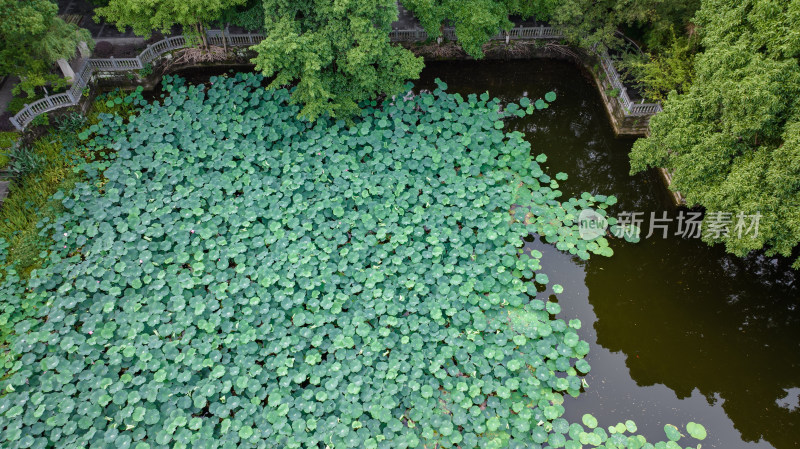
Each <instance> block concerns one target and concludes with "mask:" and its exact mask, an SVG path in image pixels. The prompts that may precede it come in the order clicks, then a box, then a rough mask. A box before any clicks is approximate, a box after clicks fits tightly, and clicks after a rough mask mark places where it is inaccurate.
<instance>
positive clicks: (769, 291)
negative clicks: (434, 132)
mask: <svg viewBox="0 0 800 449" xmlns="http://www.w3.org/2000/svg"><path fill="white" fill-rule="evenodd" d="M437 77H438V78H441V79H442V80H443V81H445V82H446V83H447V84H448V86H449V88H448V90H449V91H451V92H459V93H461V94H462V95H465V94H468V93H478V94H480V93H482V92H484V91H487V90H488V91H489V93H490V94H491V95H492V96H496V97H499V98H501V99H503V100H516V101H518V99H519V98H520V97H521V96H522V95H524V94H525V92H527V94H528V95H529V96H530V97H532V98H540V97H542V96H544V94H545V93H546V92H547V91H549V90H553V91H555V92H556V93H557V94H558V99H557V100H556V102H555V103H554V104H553V105H552V107H551V108H550V109H547V110H545V111H541V112H539V113H537V114H534V115H533V116H530V117H526V118H524V119H520V120H518V121H517V122H516V123H515V124H514V128H515V129H518V130H520V131H523V132H525V133H526V135H527V137H528V139H529V141H530V142H531V145H532V147H533V151H534V153H539V152H543V153H545V154H547V155H548V157H549V159H548V162H547V164H545V165H547V166H549V171H548V172H549V173H550V174H551V176H552V175H554V174H555V173H556V172H559V171H563V172H566V173H568V174H569V179H568V180H567V181H566V182H563V183H561V184H562V190H564V193H565V195H579V194H580V193H581V192H583V191H588V192H592V193H603V194H613V195H616V196H617V197H618V198H619V203H618V204H617V205H615V206H614V207H613V208H612V209H611V211H612V215H616V214H618V213H619V212H622V211H637V212H638V211H641V212H644V213H645V217H646V220H645V230H646V229H647V228H646V226H647V223H649V216H650V212H651V211H658V213H659V216H660V214H661V211H668V214H669V215H668V216H669V217H674V216H675V215H676V213H677V212H676V210H675V207H674V206H672V205H671V203H670V201H669V197H668V195H667V191H666V188H665V187H664V186H663V184H662V182H661V180H660V179H659V177H658V176H657V174H656V173H655V172H652V173H646V174H640V175H636V176H630V175H629V174H628V172H629V163H628V152H629V151H630V148H631V145H632V143H633V140H631V139H616V138H615V137H614V133H613V130H612V128H611V125H610V123H609V121H608V118H607V117H606V113H605V109H604V107H603V104H602V103H601V99H600V95H599V93H598V92H597V90H596V87H595V86H594V84H593V83H592V81H591V80H589V79H587V78H585V77H584V76H582V75H581V72H580V70H579V69H577V68H576V67H575V66H574V65H572V64H569V63H565V62H559V61H553V60H532V61H513V62H439V63H428V64H427V67H426V69H425V70H424V72H423V74H422V79H421V80H420V82H418V83H417V85H418V86H420V87H429V88H432V87H433V80H434V79H435V78H437ZM732 212H735V211H732ZM676 230H677V223H673V224H672V227H671V228H670V234H674V232H675V231H676ZM528 246H529V247H532V248H536V249H538V250H540V251H542V252H543V253H544V259H543V262H542V264H543V265H544V268H545V271H546V272H547V273H548V275H549V277H550V281H551V283H558V284H561V285H563V286H564V293H563V294H561V295H559V296H560V302H561V305H562V310H563V312H562V315H563V317H565V318H574V317H577V318H580V319H581V321H582V322H583V328H582V329H581V330H580V331H579V333H580V335H581V337H582V338H583V339H585V340H587V341H588V342H589V343H590V344H591V345H592V350H591V353H590V354H589V362H590V363H591V365H592V371H591V372H590V373H589V375H588V376H587V382H588V383H589V386H590V388H589V389H588V390H587V392H586V393H585V394H583V395H581V396H580V397H579V398H578V399H571V398H570V399H568V400H567V403H565V404H564V406H565V408H566V410H567V415H568V416H567V418H568V419H569V420H570V421H580V417H581V416H582V415H583V413H587V412H588V413H592V414H594V415H595V416H597V417H598V419H599V421H600V423H601V425H603V426H608V425H613V424H616V423H617V422H618V421H624V420H625V419H628V418H630V419H633V420H634V421H636V423H637V424H638V425H639V429H640V432H642V433H643V434H644V435H645V436H646V437H647V438H648V440H650V441H655V440H657V439H665V436H664V432H663V426H664V424H666V423H672V424H675V425H678V426H679V427H680V428H681V429H683V425H684V424H685V423H686V422H688V421H696V422H699V423H702V424H704V425H705V426H706V428H707V430H708V433H709V438H707V439H706V440H705V441H704V442H703V447H704V448H708V447H714V448H723V449H736V448H770V447H775V448H779V449H784V448H794V447H800V408H798V398H797V397H798V394H800V371H798V368H800V307H798V305H800V285H798V280H800V279H798V274H797V273H795V272H793V271H792V270H791V268H790V266H789V265H790V264H789V263H788V262H787V261H786V260H780V259H770V258H765V257H757V256H753V257H750V258H747V259H745V260H742V259H738V258H736V257H733V256H729V255H727V254H725V252H724V251H723V249H722V248H721V247H714V248H711V247H708V246H707V245H706V244H704V243H702V242H700V241H699V240H694V239H682V238H680V237H675V236H672V235H670V236H669V237H668V238H667V239H663V238H661V235H660V234H658V238H655V237H651V238H650V239H642V241H641V242H639V243H637V244H629V243H625V242H623V241H615V242H612V244H611V246H612V248H613V249H614V251H615V254H614V256H613V257H611V258H605V257H600V256H593V257H592V259H591V260H589V261H588V262H583V261H580V260H579V259H577V258H574V257H572V256H570V255H568V254H564V253H561V252H559V251H557V250H556V249H555V248H554V247H552V246H550V245H547V244H543V243H540V242H538V241H537V242H531V243H530V244H529V245H528ZM684 433H685V432H684Z"/></svg>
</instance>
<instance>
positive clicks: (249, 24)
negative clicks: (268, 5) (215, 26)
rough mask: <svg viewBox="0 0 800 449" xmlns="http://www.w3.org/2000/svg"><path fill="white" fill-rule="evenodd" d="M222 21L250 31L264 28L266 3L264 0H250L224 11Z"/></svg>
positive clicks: (259, 30) (258, 30)
mask: <svg viewBox="0 0 800 449" xmlns="http://www.w3.org/2000/svg"><path fill="white" fill-rule="evenodd" d="M220 22H222V23H223V26H224V24H231V25H235V26H239V27H242V28H244V29H245V30H248V31H257V32H261V31H263V30H264V5H263V2H262V0H248V2H247V3H245V4H244V5H239V6H235V7H230V8H228V9H226V10H224V11H222V13H221V16H220Z"/></svg>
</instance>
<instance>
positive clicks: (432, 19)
mask: <svg viewBox="0 0 800 449" xmlns="http://www.w3.org/2000/svg"><path fill="white" fill-rule="evenodd" d="M556 5H557V2H555V1H554V0H537V1H531V2H525V1H519V0H500V1H498V0H467V1H459V0H443V1H432V0H406V1H404V2H403V6H405V7H406V8H408V9H409V10H410V11H412V12H413V13H414V15H415V16H416V17H417V19H419V21H420V23H421V24H422V26H423V27H424V28H425V31H426V32H427V33H428V35H429V36H431V37H433V38H437V37H439V36H441V35H442V32H441V29H442V27H443V26H444V25H445V23H449V24H452V25H453V26H454V27H455V32H456V36H457V37H458V42H459V44H461V47H462V48H463V49H464V51H466V52H467V53H468V54H469V55H470V56H472V57H474V58H481V57H483V51H482V50H481V47H482V46H483V44H485V43H486V42H488V41H489V39H491V38H492V36H494V35H496V34H497V33H498V32H499V31H500V30H509V29H511V28H512V27H513V26H514V24H513V23H512V22H511V20H509V16H510V15H518V16H522V17H524V18H528V17H534V18H536V19H548V18H549V17H550V15H551V14H552V13H553V10H554V9H555V8H556Z"/></svg>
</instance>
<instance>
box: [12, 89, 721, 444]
mask: <svg viewBox="0 0 800 449" xmlns="http://www.w3.org/2000/svg"><path fill="white" fill-rule="evenodd" d="M262 82H263V78H262V77H261V76H255V75H252V74H238V75H236V76H235V77H230V78H228V77H216V78H212V79H211V81H210V83H209V85H199V86H187V85H185V84H184V82H183V80H181V79H179V78H167V79H166V85H165V90H166V92H167V95H166V96H165V97H164V98H163V99H161V100H159V101H155V102H153V103H151V104H149V105H143V108H142V110H141V112H140V113H139V114H138V115H137V116H135V117H130V119H129V120H128V119H125V118H123V117H120V116H116V115H112V114H104V115H101V116H100V117H99V118H100V122H99V123H97V124H95V125H92V126H91V127H89V128H88V129H86V130H85V131H83V132H82V133H80V137H81V139H84V140H86V142H87V143H86V147H87V151H93V152H98V151H101V150H104V149H111V150H113V151H112V152H110V153H109V156H108V158H103V159H99V160H96V161H93V162H90V163H87V164H86V165H85V166H84V167H83V169H84V171H85V173H86V176H87V178H88V181H87V182H82V183H78V184H77V185H76V186H75V188H74V189H72V190H71V191H70V192H63V191H62V192H60V193H58V194H56V196H55V197H54V198H55V199H57V200H59V201H61V202H62V204H63V207H64V208H65V209H66V211H65V212H64V213H63V214H62V215H60V216H59V217H58V218H57V219H54V220H47V221H46V222H45V223H44V228H43V230H42V232H44V233H47V234H48V235H52V239H53V243H52V245H51V248H50V252H49V253H48V256H47V259H46V261H45V263H44V264H43V266H42V268H41V269H37V270H35V271H34V272H33V273H32V274H31V276H30V280H28V281H27V283H23V282H22V281H20V280H19V279H16V275H15V272H14V270H13V267H12V268H10V269H9V270H8V272H7V275H6V278H5V282H4V283H3V284H2V287H0V288H2V292H0V293H2V294H3V296H4V297H5V298H9V299H8V302H9V304H10V305H11V306H14V305H15V304H20V303H22V302H23V301H31V300H33V301H35V302H36V303H38V304H43V306H42V307H40V308H38V309H37V310H36V313H35V316H34V317H29V318H28V317H23V318H12V319H13V323H12V324H13V326H14V329H15V332H16V338H15V340H14V343H13V345H12V349H13V351H14V353H15V354H16V355H17V359H16V361H15V363H14V364H13V367H12V368H11V371H10V373H9V375H8V376H7V378H6V380H4V381H3V382H2V383H0V387H2V388H3V389H4V391H5V392H6V394H5V396H3V397H2V398H0V441H1V442H2V444H3V446H4V447H9V448H16V447H50V446H58V447H104V446H105V447H120V448H123V449H124V448H128V447H134V448H137V449H146V448H155V447H275V448H301V447H302V448H310V447H313V448H317V447H334V448H346V447H363V448H404V447H412V448H418V447H420V448H421V447H425V448H434V447H458V448H478V447H480V448H500V447H520V448H521V447H534V448H536V447H539V448H541V447H553V448H559V447H567V448H570V449H575V448H578V447H581V445H588V446H600V445H604V446H605V447H609V448H612V447H627V448H632V449H636V448H641V447H647V448H652V447H656V448H659V449H663V448H667V449H674V448H676V447H678V448H679V447H680V446H678V445H677V443H676V442H675V441H677V440H679V439H680V438H681V437H682V435H681V432H680V431H679V430H678V428H677V427H674V426H668V427H665V432H666V435H667V438H668V439H669V441H667V442H660V443H657V444H656V445H655V446H653V445H651V444H649V443H646V441H645V439H644V438H643V437H642V436H640V435H633V434H632V433H633V432H636V431H637V429H636V426H635V424H634V423H633V422H627V423H620V424H617V425H616V426H611V427H608V428H607V430H606V429H605V428H602V427H599V426H598V422H597V419H595V418H594V417H593V416H591V415H588V414H587V415H585V416H584V418H583V423H569V422H568V421H567V420H565V419H564V418H563V417H562V415H563V413H564V407H563V402H564V396H565V395H567V394H569V395H573V396H574V395H578V394H580V391H581V389H582V388H583V384H582V380H581V377H580V376H581V373H586V372H588V371H589V370H590V366H589V364H588V363H587V362H586V360H585V356H586V354H587V353H588V351H589V346H588V344H587V343H586V342H585V341H581V340H580V338H579V336H578V333H577V329H579V328H580V322H579V321H577V320H570V321H565V320H564V319H562V318H559V317H558V315H559V313H560V306H559V304H558V303H557V302H555V301H552V300H550V299H554V298H555V297H554V296H549V297H545V296H544V294H543V293H542V291H543V290H544V289H543V288H542V287H543V286H545V285H546V284H548V282H549V280H548V277H547V274H546V273H545V272H544V271H543V270H542V267H541V264H540V258H541V254H539V253H538V252H533V253H524V252H523V251H522V250H521V247H522V238H523V237H525V236H527V235H529V234H530V233H532V232H535V233H538V234H539V235H542V236H544V237H545V238H546V239H547V240H548V241H550V242H553V243H555V244H556V245H557V246H558V247H559V248H561V249H562V250H564V251H569V252H571V253H573V254H575V255H576V256H579V257H583V258H588V257H589V255H590V253H595V254H601V255H610V254H611V253H612V251H611V250H610V248H608V242H607V241H606V240H605V239H604V238H602V237H601V238H598V239H596V240H594V241H591V242H588V241H585V240H581V239H580V238H579V237H578V232H577V224H576V222H575V220H576V217H577V215H578V213H579V211H580V210H581V209H583V208H596V209H597V210H598V211H600V212H601V213H604V210H605V208H606V207H607V206H608V205H610V204H613V203H614V202H615V198H613V197H601V196H592V195H590V194H584V195H582V196H581V197H580V198H573V199H569V200H559V198H560V192H559V190H558V182H559V180H565V179H566V175H565V174H563V173H562V174H558V175H556V177H555V178H557V179H554V178H551V177H550V176H549V175H548V174H546V173H544V171H543V170H542V167H541V166H540V163H542V162H544V160H545V157H544V156H543V155H540V156H537V157H536V159H533V158H532V157H531V155H530V145H529V144H528V143H527V142H526V141H525V140H524V139H523V138H522V137H523V136H522V134H520V133H518V132H510V133H506V132H504V131H503V129H504V126H505V124H504V121H503V119H505V118H507V117H510V116H514V115H524V114H528V113H535V110H536V109H541V108H545V107H548V102H550V101H554V100H555V95H554V94H552V93H549V94H547V95H546V96H545V99H543V100H537V101H535V102H531V101H530V100H528V99H526V98H523V99H522V100H521V101H520V102H519V104H508V105H501V104H500V102H499V101H498V100H496V99H490V98H489V96H488V94H483V95H482V96H480V97H477V96H474V95H471V96H469V97H468V98H466V99H464V98H462V97H461V96H459V95H457V94H455V95H451V94H448V93H447V92H446V91H445V86H444V85H443V84H440V85H439V88H438V89H436V90H435V91H434V92H433V93H428V94H422V95H418V96H414V97H411V98H408V99H405V98H399V97H398V98H394V99H389V100H386V101H385V102H384V103H382V104H380V105H378V104H376V103H372V104H366V105H364V106H365V111H364V114H363V115H362V116H361V117H360V118H358V119H356V121H355V123H353V124H346V123H345V122H342V121H332V120H330V119H326V118H320V119H318V120H317V121H315V122H313V123H311V122H308V121H304V120H300V119H298V118H297V116H298V112H299V106H296V105H292V104H291V102H290V92H289V91H287V90H266V89H264V88H263V87H261V86H262ZM135 102H136V103H139V104H142V103H143V100H141V99H137V100H135ZM551 290H552V291H553V292H555V293H556V294H557V293H560V292H562V291H563V288H562V287H561V286H552V288H551ZM687 432H688V433H690V435H692V436H693V437H696V438H701V437H704V433H705V429H703V428H702V426H700V425H699V424H695V423H690V426H689V427H688V428H687Z"/></svg>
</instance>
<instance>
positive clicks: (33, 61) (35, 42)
mask: <svg viewBox="0 0 800 449" xmlns="http://www.w3.org/2000/svg"><path fill="white" fill-rule="evenodd" d="M0 11H3V19H2V20H0V74H3V75H13V76H18V77H19V78H20V80H21V83H20V84H18V85H17V87H16V89H15V92H17V93H18V92H20V91H23V92H25V93H26V94H27V95H28V96H29V97H32V96H34V95H35V92H34V90H35V88H36V87H39V86H44V85H47V84H49V83H50V84H56V85H63V83H64V79H63V78H61V77H59V76H57V75H55V74H52V73H51V69H52V65H53V63H54V62H55V61H57V60H59V59H62V58H63V59H70V58H72V57H73V56H75V53H76V51H77V48H78V44H79V43H80V42H81V41H83V42H86V43H87V44H88V45H91V44H92V43H93V41H92V39H91V36H90V35H89V32H88V31H86V30H85V29H81V28H78V27H77V26H76V25H74V24H68V23H66V22H64V21H63V20H61V19H60V18H58V17H57V14H58V6H57V5H56V4H55V3H53V2H51V1H49V0H25V1H21V0H0Z"/></svg>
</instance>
